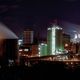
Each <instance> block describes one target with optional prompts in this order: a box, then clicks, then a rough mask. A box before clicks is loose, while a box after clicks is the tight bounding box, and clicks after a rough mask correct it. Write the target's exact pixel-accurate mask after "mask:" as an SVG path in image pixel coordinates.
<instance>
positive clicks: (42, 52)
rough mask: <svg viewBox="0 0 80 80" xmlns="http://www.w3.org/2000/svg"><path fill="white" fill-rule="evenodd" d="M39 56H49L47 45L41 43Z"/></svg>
mask: <svg viewBox="0 0 80 80" xmlns="http://www.w3.org/2000/svg"><path fill="white" fill-rule="evenodd" d="M38 49H39V55H40V56H46V55H47V44H45V43H41V44H39V48H38Z"/></svg>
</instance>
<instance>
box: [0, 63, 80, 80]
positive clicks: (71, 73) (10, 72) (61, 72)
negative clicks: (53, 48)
mask: <svg viewBox="0 0 80 80" xmlns="http://www.w3.org/2000/svg"><path fill="white" fill-rule="evenodd" d="M46 79H48V80H57V79H58V80H72V79H73V80H74V79H75V80H77V79H80V68H76V69H71V68H66V65H64V63H60V62H39V63H38V64H35V65H33V66H32V67H27V66H22V65H21V66H13V67H2V68H1V69H0V80H46Z"/></svg>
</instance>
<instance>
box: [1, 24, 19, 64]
mask: <svg viewBox="0 0 80 80" xmlns="http://www.w3.org/2000/svg"><path fill="white" fill-rule="evenodd" d="M17 44H18V37H17V36H16V35H15V34H14V33H13V32H12V31H11V30H10V29H8V28H7V27H6V26H5V25H4V24H2V23H0V64H1V65H2V64H3V65H5V64H9V63H11V62H13V63H15V61H16V59H17V55H18V46H17Z"/></svg>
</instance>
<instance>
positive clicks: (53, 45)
mask: <svg viewBox="0 0 80 80" xmlns="http://www.w3.org/2000/svg"><path fill="white" fill-rule="evenodd" d="M52 54H53V55H54V54H55V28H53V29H52Z"/></svg>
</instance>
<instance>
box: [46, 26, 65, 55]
mask: <svg viewBox="0 0 80 80" xmlns="http://www.w3.org/2000/svg"><path fill="white" fill-rule="evenodd" d="M62 40H63V36H62V28H60V27H58V26H56V25H53V26H52V27H51V28H48V31H47V54H48V55H57V54H60V53H62V51H63V50H64V49H63V44H62Z"/></svg>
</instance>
